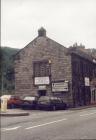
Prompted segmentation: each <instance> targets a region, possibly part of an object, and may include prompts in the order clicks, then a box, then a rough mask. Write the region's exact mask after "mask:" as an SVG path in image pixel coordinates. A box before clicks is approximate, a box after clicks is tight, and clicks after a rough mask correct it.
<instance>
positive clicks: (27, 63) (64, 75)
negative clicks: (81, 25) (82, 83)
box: [15, 36, 72, 102]
mask: <svg viewBox="0 0 96 140" xmlns="http://www.w3.org/2000/svg"><path fill="white" fill-rule="evenodd" d="M38 60H39V61H40V60H50V61H51V81H58V80H67V81H69V83H70V92H68V93H67V94H65V95H64V96H66V97H67V99H68V100H70V102H72V86H71V85H72V72H71V56H70V55H69V54H68V52H67V48H65V47H64V46H62V45H60V44H59V43H57V42H55V41H53V40H51V39H49V38H48V37H46V36H44V37H42V36H41V37H37V38H36V39H34V40H33V41H32V42H31V43H29V44H28V45H27V46H26V47H25V48H23V49H22V50H21V51H20V52H19V53H18V54H17V55H16V59H15V93H16V94H19V95H26V94H28V95H36V94H37V91H38V87H37V86H34V84H33V62H34V61H38ZM47 94H52V92H51V85H48V86H47Z"/></svg>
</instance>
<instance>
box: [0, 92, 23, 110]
mask: <svg viewBox="0 0 96 140" xmlns="http://www.w3.org/2000/svg"><path fill="white" fill-rule="evenodd" d="M0 98H1V100H3V99H4V98H6V99H7V108H10V109H11V108H18V107H20V104H21V102H22V100H21V99H20V97H19V96H17V95H2V96H1V97H0Z"/></svg>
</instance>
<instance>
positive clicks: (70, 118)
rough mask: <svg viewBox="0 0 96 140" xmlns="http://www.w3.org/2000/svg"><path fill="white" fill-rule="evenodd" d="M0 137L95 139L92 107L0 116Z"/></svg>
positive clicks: (5, 139)
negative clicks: (27, 114) (18, 115)
mask: <svg viewBox="0 0 96 140" xmlns="http://www.w3.org/2000/svg"><path fill="white" fill-rule="evenodd" d="M1 121H2V122H1V140H71V139H76V140H80V139H91V140H93V139H95V140H96V107H93V108H87V109H82V110H73V111H72V110H62V111H31V112H30V115H29V116H20V117H2V118H1Z"/></svg>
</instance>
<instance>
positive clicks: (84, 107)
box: [69, 105, 96, 110]
mask: <svg viewBox="0 0 96 140" xmlns="http://www.w3.org/2000/svg"><path fill="white" fill-rule="evenodd" d="M92 107H96V105H90V106H82V107H77V108H70V109H69V110H82V109H86V108H92Z"/></svg>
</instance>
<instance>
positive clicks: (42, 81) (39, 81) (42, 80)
mask: <svg viewBox="0 0 96 140" xmlns="http://www.w3.org/2000/svg"><path fill="white" fill-rule="evenodd" d="M49 83H50V80H49V77H35V85H49Z"/></svg>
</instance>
